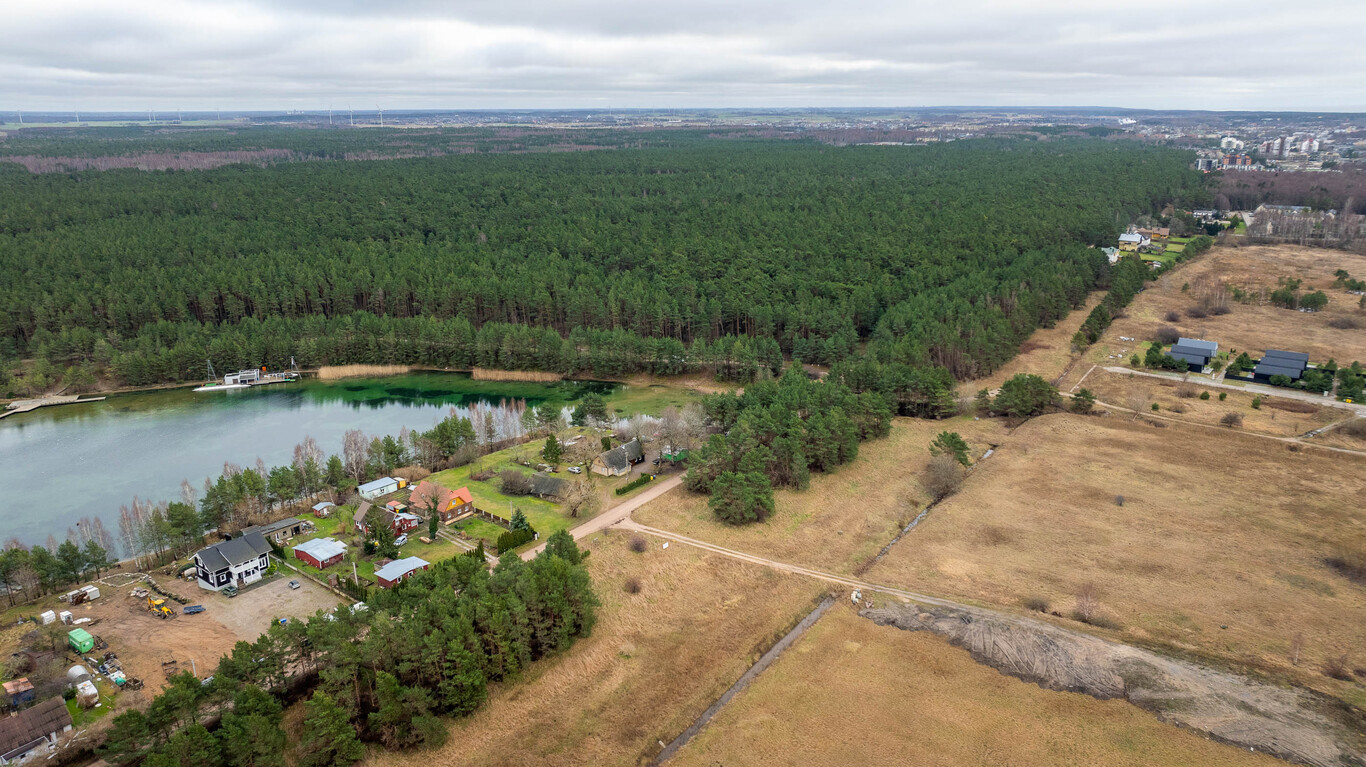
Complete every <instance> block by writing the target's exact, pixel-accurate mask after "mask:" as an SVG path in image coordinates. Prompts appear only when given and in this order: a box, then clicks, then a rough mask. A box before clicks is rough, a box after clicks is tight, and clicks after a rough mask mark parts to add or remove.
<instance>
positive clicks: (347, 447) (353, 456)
mask: <svg viewBox="0 0 1366 767" xmlns="http://www.w3.org/2000/svg"><path fill="white" fill-rule="evenodd" d="M369 446H370V444H369V440H367V439H365V432H363V431H361V430H360V429H350V430H348V431H347V432H346V433H345V434H343V435H342V464H343V465H344V466H345V467H346V473H347V474H349V475H350V476H351V478H352V479H354V480H356V481H357V482H359V481H361V479H362V478H363V477H364V476H365V454H366V452H367V450H368V449H369Z"/></svg>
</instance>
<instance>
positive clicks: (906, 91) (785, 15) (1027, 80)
mask: <svg viewBox="0 0 1366 767" xmlns="http://www.w3.org/2000/svg"><path fill="white" fill-rule="evenodd" d="M1316 5H1317V6H1320V7H1315V6H1316ZM1190 9H1191V6H1190V5H1189V4H1187V3H1183V2H1177V1H1176V0H1149V1H1148V2H1143V3H1137V2H1132V3H1124V4H1119V3H1104V4H1100V3H1079V2H1075V1H1074V0H1036V1H1035V2H1030V3H1028V4H1021V3H1005V2H1001V1H1000V0H961V2H956V3H927V2H918V1H917V2H905V1H904V0H903V1H902V2H893V1H892V0H870V2H864V3H858V4H852V3H832V2H828V0H826V1H824V2H815V1H813V0H787V1H786V2H777V0H757V1H755V2H744V1H743V0H740V1H737V0H688V1H687V2H672V3H667V4H665V3H652V2H641V1H640V0H634V1H630V2H628V1H627V0H602V1H599V2H586V3H585V2H532V0H505V1H495V0H466V1H465V2H458V3H451V2H436V1H435V0H396V1H395V2H384V3H377V2H372V1H362V0H285V1H284V2H271V3H268V2H265V0H223V2H211V3H210V2H187V1H186V0H128V1H127V2H125V3H123V4H120V5H118V6H114V5H111V4H108V3H104V2H97V0H55V1H54V2H53V3H52V4H51V5H50V6H48V5H41V6H36V7H35V6H33V5H29V6H21V7H19V8H17V9H12V11H10V12H7V13H8V16H9V18H7V23H6V24H5V25H4V27H3V28H0V110H4V109H7V108H12V106H11V105H13V106H19V107H27V108H30V109H40V108H67V107H80V108H83V109H137V108H140V107H143V106H145V105H146V104H148V103H153V104H155V105H156V106H157V107H158V108H175V107H176V106H184V107H186V108H195V107H199V108H207V107H213V106H215V105H221V106H223V107H226V108H280V107H295V108H297V107H307V108H321V107H325V106H326V105H327V103H328V102H346V101H348V100H349V101H351V102H354V103H355V104H357V105H360V104H364V105H366V107H367V108H371V107H373V105H374V104H375V103H376V102H380V103H383V104H384V105H385V106H387V107H389V108H400V107H405V106H411V107H448V108H478V107H538V106H545V107H575V106H577V107H598V106H602V105H603V104H604V103H612V104H615V105H618V106H671V105H673V106H763V105H766V104H773V105H794V104H803V105H824V104H828V105H832V106H853V105H920V104H935V103H938V104H1021V103H1035V104H1060V105H1062V104H1110V105H1116V106H1145V107H1166V108H1181V107H1191V108H1261V109H1278V108H1283V109H1335V110H1366V78H1363V77H1362V76H1361V73H1362V72H1366V46H1361V45H1360V44H1359V42H1358V41H1357V40H1356V39H1355V36H1354V35H1353V33H1352V30H1353V29H1358V30H1359V29H1361V28H1363V27H1366V7H1363V6H1362V5H1359V4H1355V3H1354V4H1351V5H1345V6H1334V5H1333V4H1327V3H1317V4H1316V3H1313V2H1310V3H1307V4H1306V3H1299V4H1294V5H1293V6H1292V5H1287V4H1285V3H1282V2H1269V1H1268V0H1256V1H1255V2H1250V3H1244V4H1242V5H1241V6H1240V7H1239V8H1238V9H1237V10H1236V11H1235V12H1230V13H1224V14H1218V15H1212V16H1211V15H1208V14H1205V13H1197V12H1193V11H1192V10H1190Z"/></svg>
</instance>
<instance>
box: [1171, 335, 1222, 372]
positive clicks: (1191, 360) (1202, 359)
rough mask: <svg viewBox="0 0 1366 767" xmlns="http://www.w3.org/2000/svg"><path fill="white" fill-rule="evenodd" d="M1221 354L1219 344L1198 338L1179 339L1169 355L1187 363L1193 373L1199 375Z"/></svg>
mask: <svg viewBox="0 0 1366 767" xmlns="http://www.w3.org/2000/svg"><path fill="white" fill-rule="evenodd" d="M1218 353H1219V344H1216V343H1215V342H1213V341H1202V340H1200V339H1198V338H1178V339H1177V340H1176V343H1175V344H1174V345H1173V346H1172V348H1171V351H1169V352H1167V354H1169V355H1171V356H1173V357H1175V358H1176V359H1179V360H1181V361H1182V362H1184V363H1186V365H1187V366H1188V368H1189V370H1190V371H1191V372H1192V373H1199V372H1200V371H1201V370H1204V369H1205V366H1206V365H1208V364H1209V361H1210V359H1212V358H1213V357H1214V355H1216V354H1218Z"/></svg>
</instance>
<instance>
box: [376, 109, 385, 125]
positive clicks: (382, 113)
mask: <svg viewBox="0 0 1366 767" xmlns="http://www.w3.org/2000/svg"><path fill="white" fill-rule="evenodd" d="M375 109H377V110H379V127H381V128H383V127H384V110H383V109H380V108H379V104H376V105H375Z"/></svg>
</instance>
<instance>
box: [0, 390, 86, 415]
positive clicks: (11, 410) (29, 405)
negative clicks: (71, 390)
mask: <svg viewBox="0 0 1366 767" xmlns="http://www.w3.org/2000/svg"><path fill="white" fill-rule="evenodd" d="M102 399H104V397H89V398H87V399H81V398H80V396H78V395H75V394H66V395H62V396H57V397H43V398H42V399H21V400H15V401H14V402H11V403H9V404H8V405H6V406H5V410H4V412H0V418H4V417H5V416H10V415H14V414H15V413H27V412H29V411H31V410H37V409H38V408H40V407H53V406H55V405H74V404H77V403H80V402H99V401H100V400H102Z"/></svg>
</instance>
